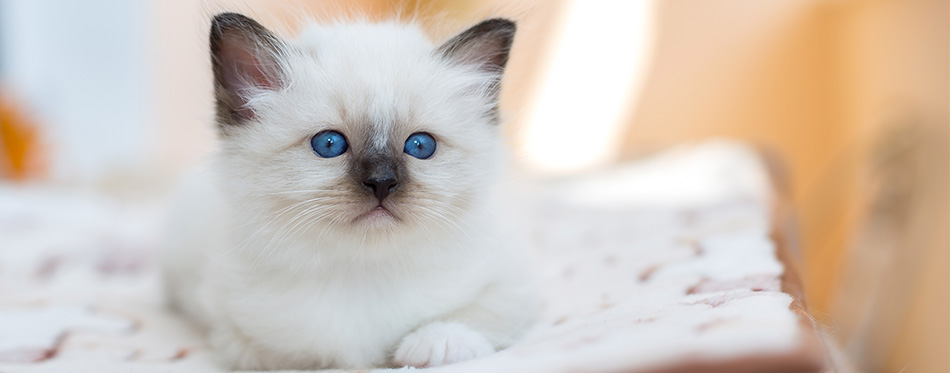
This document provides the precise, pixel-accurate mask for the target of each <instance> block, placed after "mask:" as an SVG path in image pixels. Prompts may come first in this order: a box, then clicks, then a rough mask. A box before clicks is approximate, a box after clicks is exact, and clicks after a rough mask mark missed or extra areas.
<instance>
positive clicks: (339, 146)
mask: <svg viewBox="0 0 950 373" xmlns="http://www.w3.org/2000/svg"><path fill="white" fill-rule="evenodd" d="M310 147H312V148H313V151H314V152H316V153H317V155H319V156H321V157H323V158H333V157H336V156H338V155H340V154H343V153H346V149H347V148H348V146H347V145H346V138H345V137H343V134H342V133H339V132H337V131H323V132H320V133H318V134H316V135H313V138H311V139H310Z"/></svg>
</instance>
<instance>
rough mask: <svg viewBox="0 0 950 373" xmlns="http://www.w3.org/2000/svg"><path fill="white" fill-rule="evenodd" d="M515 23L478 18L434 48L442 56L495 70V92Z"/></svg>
mask: <svg viewBox="0 0 950 373" xmlns="http://www.w3.org/2000/svg"><path fill="white" fill-rule="evenodd" d="M515 29H516V27H515V23H514V22H512V21H509V20H507V19H502V18H493V19H489V20H486V21H482V23H479V24H477V25H475V26H472V28H470V29H468V30H465V31H463V32H462V33H461V34H458V35H456V36H455V37H454V38H452V39H449V41H447V42H445V44H442V46H440V47H439V49H438V52H439V53H440V54H441V55H442V57H443V58H445V59H447V60H450V61H452V62H455V63H459V64H463V65H474V66H476V67H478V69H479V70H482V71H486V72H490V73H493V74H495V84H494V87H493V89H494V92H492V93H493V94H496V95H497V90H498V84H497V82H498V81H499V80H500V79H501V74H502V73H503V72H504V70H505V64H506V63H508V52H509V51H511V43H512V41H513V40H514V38H515Z"/></svg>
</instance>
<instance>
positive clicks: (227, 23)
mask: <svg viewBox="0 0 950 373" xmlns="http://www.w3.org/2000/svg"><path fill="white" fill-rule="evenodd" d="M237 29H243V30H264V26H261V24H260V23H257V21H255V20H254V19H252V18H250V17H248V16H245V15H243V14H239V13H232V12H225V13H218V14H217V15H215V16H214V17H213V18H212V19H211V36H212V37H213V38H214V37H218V36H221V35H223V34H224V33H226V32H228V31H231V30H237Z"/></svg>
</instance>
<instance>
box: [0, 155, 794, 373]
mask: <svg viewBox="0 0 950 373" xmlns="http://www.w3.org/2000/svg"><path fill="white" fill-rule="evenodd" d="M525 189H526V191H530V193H526V194H525V195H530V200H529V205H530V208H529V209H527V211H528V212H527V214H528V215H527V216H526V217H525V218H526V219H525V221H526V222H527V228H526V229H529V236H530V239H531V240H532V241H533V243H534V244H535V245H536V246H537V252H536V253H535V254H536V260H535V263H534V264H535V266H536V268H535V270H536V273H537V275H538V279H539V284H540V286H541V291H542V294H543V297H544V300H545V305H544V314H543V316H542V318H541V320H540V321H539V322H538V324H537V325H536V326H535V327H534V329H532V331H531V332H530V333H529V335H528V336H527V337H526V338H525V339H524V340H523V341H522V342H520V343H518V344H516V345H515V346H513V347H512V348H510V349H508V350H505V351H502V352H499V353H496V354H493V355H490V356H487V357H484V358H481V359H476V360H472V361H469V362H464V363H461V364H456V365H451V366H446V367H440V368H434V369H429V370H432V371H439V372H442V371H444V372H503V371H511V372H577V371H584V372H597V371H605V372H606V371H631V372H633V371H663V370H664V369H666V368H668V367H671V366H675V365H677V364H684V363H689V362H693V363H702V364H712V365H715V364H717V363H718V362H726V361H735V360H737V359H738V360H741V359H748V358H750V357H758V358H760V359H765V360H768V359H769V357H771V356H776V357H778V356H792V355H794V353H795V352H796V351H797V350H799V349H800V348H801V346H802V345H803V344H804V343H806V342H805V338H804V337H805V335H806V334H807V333H811V331H810V329H807V328H803V327H802V323H801V322H800V319H799V317H798V316H797V315H796V314H795V313H794V312H792V311H791V310H790V309H789V305H790V303H791V302H792V300H793V299H792V297H791V296H790V295H789V294H786V293H783V292H782V289H781V275H782V273H783V270H784V269H783V265H782V263H781V262H779V261H778V260H777V257H776V246H775V243H774V242H772V240H771V239H770V236H769V233H770V229H771V223H770V221H769V219H770V213H771V204H772V196H771V195H770V190H771V189H770V185H769V180H768V178H767V176H766V171H765V170H764V169H763V166H762V165H761V164H760V163H759V161H758V158H757V156H756V154H755V153H754V152H753V151H751V150H750V149H749V148H747V147H745V146H742V145H739V144H735V143H730V142H709V143H704V144H700V145H696V146H688V147H681V148H676V149H673V150H670V151H667V152H664V153H661V154H659V155H656V156H653V157H650V158H647V159H644V160H641V161H637V162H634V163H629V164H626V165H622V166H618V167H614V168H611V169H608V170H603V171H600V172H596V173H591V174H588V175H584V176H580V177H573V178H567V179H560V180H556V181H547V182H543V183H538V184H537V185H534V186H532V187H530V188H525ZM161 211H162V209H161V207H160V205H159V204H152V205H142V204H136V205H121V204H119V203H118V202H116V201H114V200H110V199H107V198H104V197H100V196H94V195H89V194H84V193H80V192H71V191H68V190H63V189H55V188H39V187H34V188H24V187H12V186H0V372H42V371H71V372H80V371H90V372H92V371H95V372H119V371H136V372H148V371H162V372H178V371H182V372H184V371H201V372H207V371H216V370H219V368H217V366H216V365H215V363H214V359H213V357H212V354H211V352H210V350H209V349H208V347H207V346H206V344H205V342H204V341H203V340H202V338H201V336H199V335H197V334H196V333H194V332H192V331H191V330H190V328H189V326H188V324H187V323H185V322H183V321H182V320H180V319H179V318H178V317H177V316H176V315H174V314H170V313H168V312H167V311H166V310H165V309H164V308H163V305H162V296H161V283H160V276H159V273H158V272H159V271H158V265H157V250H158V247H157V238H158V237H159V234H160V225H161V224H160V222H161V215H162V214H161ZM403 369H405V370H412V369H411V368H403Z"/></svg>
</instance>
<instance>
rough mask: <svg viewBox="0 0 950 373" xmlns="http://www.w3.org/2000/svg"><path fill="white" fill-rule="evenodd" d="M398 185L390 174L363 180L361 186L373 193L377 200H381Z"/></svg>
mask: <svg viewBox="0 0 950 373" xmlns="http://www.w3.org/2000/svg"><path fill="white" fill-rule="evenodd" d="M398 185H399V184H398V183H397V182H396V178H395V177H393V176H392V175H386V176H382V177H374V178H370V179H368V180H366V181H364V182H363V186H364V187H365V188H366V189H368V190H369V191H370V192H371V193H373V195H374V196H376V199H377V200H379V202H382V201H383V199H385V198H386V196H388V195H389V194H390V193H392V192H393V191H394V190H395V189H396V187H397V186H398Z"/></svg>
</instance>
